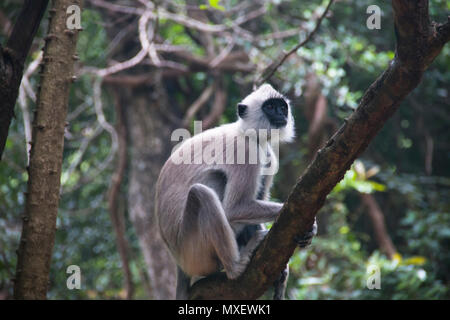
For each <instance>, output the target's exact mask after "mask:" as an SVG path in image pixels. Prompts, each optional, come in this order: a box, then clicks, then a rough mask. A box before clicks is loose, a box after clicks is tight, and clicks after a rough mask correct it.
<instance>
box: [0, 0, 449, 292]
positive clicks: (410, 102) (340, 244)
mask: <svg viewBox="0 0 450 320" xmlns="http://www.w3.org/2000/svg"><path fill="white" fill-rule="evenodd" d="M328 3H329V2H328V0H326V1H321V0H314V1H287V0H286V1H285V0H272V1H269V0H267V1H265V0H252V1H250V0H244V1H234V0H221V1H219V0H209V1H208V0H200V1H195V0H192V1H178V0H176V1H147V0H139V1H131V0H121V1H103V0H85V4H84V5H85V7H84V8H83V10H82V27H83V29H84V31H83V32H81V33H80V37H79V41H78V55H79V61H78V62H77V63H76V66H75V69H76V70H77V71H76V73H77V77H78V80H77V81H76V82H75V83H74V84H73V86H72V90H71V95H70V101H69V114H68V117H67V127H66V133H65V146H64V161H63V171H62V177H61V179H62V187H61V200H60V208H59V212H58V221H57V232H56V242H55V248H54V254H53V260H52V270H51V274H50V278H51V279H50V281H51V287H50V291H49V295H48V297H49V298H50V299H149V298H150V299H167V298H173V293H174V291H173V290H174V285H175V280H174V279H175V278H174V267H173V262H172V260H171V258H170V256H169V255H168V254H167V252H166V251H165V248H164V245H163V244H162V241H161V239H160V237H159V235H158V233H157V228H156V225H155V221H154V218H153V216H152V213H153V205H154V199H153V197H154V185H155V182H156V179H157V177H158V174H159V170H160V168H161V166H162V165H163V163H164V162H165V160H166V159H167V157H168V155H169V154H170V151H171V149H172V147H173V145H174V144H175V143H176V142H171V141H170V135H171V133H172V131H173V130H174V129H176V128H181V127H185V128H188V129H192V127H193V126H192V124H193V121H194V120H202V121H203V128H204V129H207V128H210V127H213V126H216V125H219V124H222V123H227V122H231V121H234V120H235V119H236V104H237V103H238V102H239V101H240V100H241V99H242V98H243V97H245V96H246V95H247V94H248V93H250V92H251V90H252V88H253V84H254V83H255V81H257V80H258V79H260V77H261V76H262V74H263V73H264V71H265V70H266V69H267V67H268V66H270V65H273V63H274V62H275V63H276V62H277V61H278V60H277V59H279V57H281V56H282V55H283V54H284V52H286V51H288V50H290V49H292V48H293V47H295V46H296V45H297V44H298V43H300V42H301V41H303V40H304V39H306V37H307V36H308V34H310V33H311V32H312V31H313V30H314V29H315V27H316V25H317V23H318V21H319V20H320V17H321V15H322V14H323V12H324V10H325V8H326V6H327V5H328ZM372 4H376V5H378V6H379V7H380V8H381V29H379V30H377V29H374V30H369V29H368V28H367V27H366V20H367V18H368V17H369V14H367V13H366V9H367V7H368V6H369V5H372ZM21 5H22V1H18V0H3V1H2V2H1V4H0V41H1V42H3V41H4V40H5V39H6V37H7V35H8V33H9V31H10V29H11V27H12V24H13V23H14V21H15V19H16V18H17V15H18V13H19V10H20V7H21ZM449 11H450V1H446V0H431V1H430V15H431V17H432V18H433V19H434V20H435V21H441V22H442V21H446V19H447V15H448V14H449ZM47 27H48V19H44V20H43V23H42V24H41V27H40V30H39V32H38V35H37V37H36V39H35V41H34V45H33V48H32V50H31V53H32V54H31V57H29V59H28V61H27V65H26V66H25V69H26V72H25V74H24V78H23V81H22V85H21V89H20V94H19V99H18V103H17V105H16V109H15V111H16V116H15V119H14V120H13V123H12V125H11V128H10V131H9V137H8V140H7V144H6V149H5V153H4V155H3V159H2V161H1V162H0V299H6V298H10V297H11V296H12V287H13V283H12V279H13V277H14V273H15V265H16V260H17V256H16V252H15V251H16V249H17V248H18V243H19V239H20V232H21V221H22V220H21V215H22V213H23V211H24V200H25V197H24V192H25V191H26V183H27V171H26V167H27V162H28V156H27V150H28V147H29V145H28V143H27V141H30V134H31V133H30V121H31V120H32V117H33V110H34V107H35V99H36V92H37V84H38V82H39V75H38V72H37V66H38V64H39V63H40V60H41V59H42V57H41V54H40V50H41V49H42V47H43V37H44V35H45V33H46V31H47ZM394 50H395V35H394V26H393V19H392V9H391V4H390V2H388V1H374V0H370V1H366V0H362V1H361V0H360V1H351V0H339V1H334V3H333V4H332V6H331V8H330V10H329V12H328V14H327V15H326V16H325V18H324V19H323V21H321V25H320V29H318V31H317V32H316V33H315V34H314V37H313V38H312V39H311V40H310V41H309V42H308V43H307V44H306V45H305V46H303V47H301V48H300V49H299V50H297V51H296V52H295V53H294V54H292V55H290V56H289V58H288V59H287V60H286V61H285V62H284V63H283V64H282V66H281V67H280V68H279V69H278V70H277V72H276V73H275V74H274V75H273V76H272V77H271V79H270V81H269V82H270V83H271V84H273V85H274V86H275V87H276V88H277V89H278V90H280V91H282V92H283V93H284V94H285V95H286V96H288V97H289V98H290V99H291V103H292V107H293V112H294V117H295V122H296V133H297V138H296V141H295V142H294V143H292V144H289V145H286V146H284V147H282V148H281V152H280V171H279V173H278V174H277V176H276V177H275V183H274V186H273V188H272V198H273V199H274V200H278V201H282V202H283V201H284V200H285V199H286V198H287V195H288V194H289V192H290V190H291V188H292V187H293V186H294V184H295V182H296V180H297V178H298V177H299V176H300V175H301V173H302V172H303V170H304V169H305V168H306V167H307V165H308V164H309V163H310V161H311V160H312V159H313V157H314V154H315V152H316V151H317V150H318V149H319V148H320V147H321V146H322V145H323V144H324V143H325V142H326V140H327V139H328V138H329V137H331V135H332V134H333V133H334V132H335V131H336V130H337V129H338V128H339V127H340V125H341V124H342V123H343V120H344V119H345V118H346V117H348V116H349V115H350V114H351V113H352V112H353V110H354V109H355V108H356V107H357V105H358V102H359V99H360V97H361V96H362V95H363V93H364V91H365V90H366V89H367V88H368V87H369V85H370V84H371V83H372V82H373V81H374V80H375V79H376V78H377V77H378V76H379V75H380V74H381V73H382V71H383V70H384V69H385V68H386V67H387V65H388V63H389V61H390V60H391V59H393V58H394ZM449 84H450V47H449V46H448V45H447V46H446V47H444V49H443V51H442V52H441V54H440V55H439V56H438V58H437V59H436V60H435V61H434V63H433V64H432V65H431V66H430V69H429V70H428V71H427V72H426V73H425V76H424V78H423V79H422V83H421V84H420V85H419V87H418V88H416V89H415V90H414V92H413V93H412V94H410V95H409V96H408V97H407V98H406V99H405V100H404V102H403V103H402V106H401V108H400V109H399V111H398V112H397V113H396V114H395V115H394V116H393V118H392V119H391V120H389V122H388V123H387V125H386V126H385V127H384V128H383V129H382V130H381V131H380V133H379V134H378V136H377V137H376V138H375V140H374V141H373V142H372V143H371V144H370V146H369V148H368V149H367V150H366V152H364V154H362V156H361V157H360V158H359V159H358V160H357V161H356V162H355V163H354V165H353V166H352V169H351V170H349V171H348V172H347V174H346V176H345V178H344V179H343V180H342V181H341V183H340V184H338V185H337V186H336V188H335V189H334V190H333V192H332V193H331V194H330V195H329V196H328V199H327V202H326V204H325V206H324V207H323V208H322V209H321V210H320V212H319V215H318V225H319V233H318V236H317V237H316V238H314V240H313V243H312V245H311V246H310V247H309V248H307V249H305V250H301V251H297V252H296V253H295V254H294V256H293V257H292V258H291V261H290V267H291V274H290V278H289V284H288V293H287V294H288V298H289V299H438V298H441V299H448V298H450V291H449V283H450V268H449V266H450V252H449V246H450V215H449V211H450V204H449V191H450V189H449V187H450V166H449V156H450V149H449V144H450V131H449V124H450V99H449V95H450V92H449V90H450V86H449ZM73 264H75V265H78V266H80V268H81V274H82V282H81V283H82V288H81V290H68V289H67V287H66V279H67V277H68V274H66V268H67V267H68V266H69V265H73ZM370 265H375V266H377V267H378V268H379V270H380V272H381V289H380V290H376V289H375V290H369V289H368V288H367V286H366V282H367V277H368V275H369V274H368V273H367V268H368V266H370ZM269 297H270V295H269V294H268V295H267V296H265V298H269Z"/></svg>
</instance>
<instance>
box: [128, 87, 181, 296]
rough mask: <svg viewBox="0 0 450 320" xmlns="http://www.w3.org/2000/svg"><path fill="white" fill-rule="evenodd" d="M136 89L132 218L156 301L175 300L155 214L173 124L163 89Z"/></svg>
mask: <svg viewBox="0 0 450 320" xmlns="http://www.w3.org/2000/svg"><path fill="white" fill-rule="evenodd" d="M155 87H156V88H155V89H153V90H149V89H148V88H141V89H133V90H132V91H131V92H130V94H128V95H121V96H128V99H127V105H128V106H127V110H128V116H127V122H128V130H129V138H130V145H131V163H130V175H129V179H130V180H129V188H128V190H129V191H128V205H129V213H130V218H131V220H132V222H133V225H134V228H135V229H136V233H137V235H138V238H139V244H140V247H141V249H142V252H143V255H144V259H145V262H146V265H147V272H148V276H149V279H150V285H151V288H152V293H153V297H152V298H154V299H173V298H174V297H175V277H176V276H175V264H174V262H173V260H172V257H171V256H170V254H169V253H168V251H167V249H166V247H165V245H164V243H163V240H162V238H161V236H160V234H159V229H158V226H157V223H156V219H155V215H154V205H155V203H154V198H155V185H156V181H157V179H158V175H159V171H160V170H161V167H162V165H163V164H164V162H165V160H166V159H167V158H168V156H169V154H170V143H169V141H168V139H169V137H170V135H171V131H172V128H171V125H170V123H168V121H167V119H166V118H165V117H164V114H163V113H164V112H170V111H168V102H167V97H166V93H165V91H164V89H163V88H158V87H159V85H156V86H155Z"/></svg>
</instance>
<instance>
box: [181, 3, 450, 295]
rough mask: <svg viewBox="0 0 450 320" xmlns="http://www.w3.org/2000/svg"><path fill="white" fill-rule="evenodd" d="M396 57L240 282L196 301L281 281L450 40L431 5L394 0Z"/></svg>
mask: <svg viewBox="0 0 450 320" xmlns="http://www.w3.org/2000/svg"><path fill="white" fill-rule="evenodd" d="M392 6H393V9H394V22H395V28H396V35H397V47H396V56H395V58H394V60H393V61H392V62H391V63H390V64H389V67H388V68H387V70H386V71H385V72H383V74H382V75H381V76H380V77H379V78H378V79H377V80H376V81H375V82H374V83H373V84H372V85H371V86H370V87H369V89H368V90H367V91H366V93H365V94H364V96H363V98H362V99H361V102H360V104H359V106H358V109H357V110H356V111H355V112H354V113H353V114H352V116H351V117H350V118H349V119H348V120H347V121H346V122H345V124H344V125H343V126H342V127H341V128H340V129H339V130H338V132H336V134H335V135H334V136H333V137H332V138H331V139H330V140H329V141H328V143H327V144H326V146H325V147H324V148H322V149H321V150H319V152H318V154H317V156H316V158H315V159H314V161H313V162H312V163H311V164H310V166H309V167H308V168H307V169H306V171H305V173H304V174H303V175H302V176H301V177H300V178H299V180H298V182H297V184H296V186H295V187H294V189H293V190H292V192H291V194H290V195H289V197H288V200H287V202H286V203H285V205H284V206H283V208H282V210H281V212H280V215H279V217H278V219H277V220H276V221H275V223H274V224H273V226H272V228H271V229H270V231H269V233H268V235H267V237H266V238H265V239H264V240H263V241H262V243H261V244H260V245H259V247H258V248H257V250H256V252H255V253H254V255H253V258H252V259H251V261H250V263H249V265H248V267H247V269H246V271H245V272H244V273H243V274H242V275H241V276H240V277H239V278H238V279H236V280H227V279H226V276H224V275H223V274H220V275H213V276H209V277H207V278H205V279H202V280H200V281H198V282H196V283H195V284H194V286H193V287H192V288H191V292H190V297H191V298H193V299H255V298H258V297H260V296H261V295H262V294H263V293H264V292H265V291H266V290H267V288H268V287H269V286H270V285H271V284H272V283H273V282H274V281H275V280H276V278H277V276H278V275H279V274H280V272H281V271H282V270H283V268H284V266H285V265H286V263H287V262H288V260H289V258H290V257H291V256H292V254H293V253H294V250H295V248H296V242H295V238H296V237H299V236H301V235H303V234H305V233H306V232H307V231H308V230H310V228H311V226H312V225H313V223H314V218H315V216H316V214H317V212H318V210H319V209H320V208H321V207H322V206H323V204H324V202H325V199H326V197H327V195H328V194H329V193H330V192H331V190H332V189H333V187H334V186H335V185H336V184H337V183H338V182H339V181H340V180H341V179H342V178H343V177H344V174H345V172H346V171H347V170H348V169H349V168H350V166H351V164H352V163H353V161H354V160H355V159H356V158H357V157H358V156H359V155H360V154H361V153H362V152H363V151H364V150H365V149H366V148H367V146H368V144H369V143H370V141H371V140H372V139H373V138H374V137H375V135H376V134H377V133H378V131H379V130H380V129H381V128H382V126H383V125H384V124H385V123H386V121H387V120H388V119H389V118H390V117H391V116H392V114H393V113H394V112H395V111H396V110H397V108H398V107H399V105H400V102H401V101H402V100H403V99H404V98H405V97H406V96H407V95H408V94H409V93H410V92H411V91H412V90H414V88H415V87H416V86H417V85H418V84H419V83H420V80H421V78H422V75H423V73H424V71H425V70H426V69H427V68H428V66H429V64H430V63H431V62H432V61H433V60H434V59H435V58H436V56H437V55H438V54H439V53H440V51H441V50H442V47H443V46H444V45H445V43H446V42H448V41H449V40H450V21H449V22H447V23H446V24H444V25H439V24H436V23H430V20H429V16H428V1H426V0H417V1H409V0H393V1H392Z"/></svg>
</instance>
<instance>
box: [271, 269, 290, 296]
mask: <svg viewBox="0 0 450 320" xmlns="http://www.w3.org/2000/svg"><path fill="white" fill-rule="evenodd" d="M288 277H289V264H287V265H286V268H284V270H283V271H281V274H280V277H279V278H278V279H277V280H276V281H275V282H274V284H273V289H274V293H273V300H284V296H285V294H286V286H287V280H288Z"/></svg>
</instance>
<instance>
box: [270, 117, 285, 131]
mask: <svg viewBox="0 0 450 320" xmlns="http://www.w3.org/2000/svg"><path fill="white" fill-rule="evenodd" d="M271 122H272V123H271V124H272V125H273V126H274V127H275V128H277V129H279V128H281V127H284V126H285V125H286V124H287V121H286V120H284V119H283V120H273V121H271Z"/></svg>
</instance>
